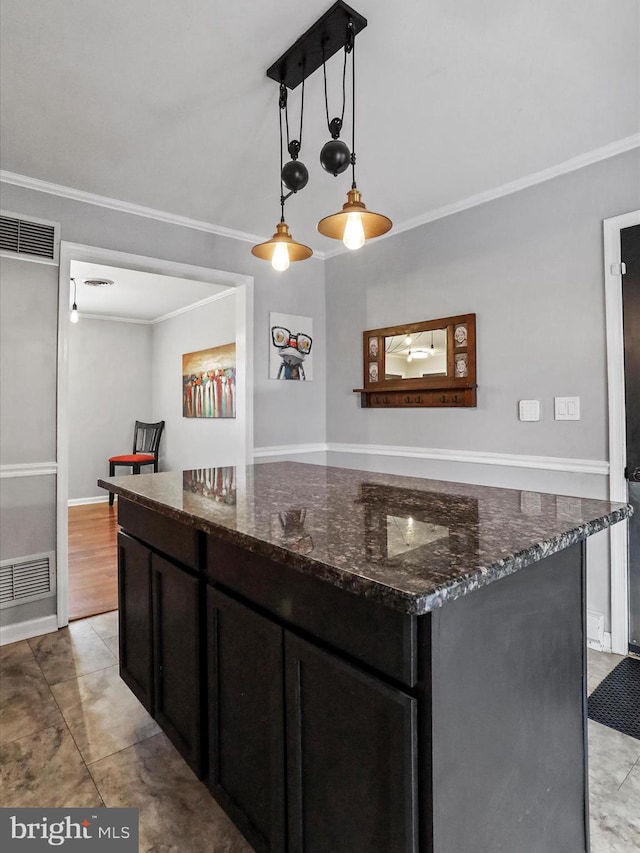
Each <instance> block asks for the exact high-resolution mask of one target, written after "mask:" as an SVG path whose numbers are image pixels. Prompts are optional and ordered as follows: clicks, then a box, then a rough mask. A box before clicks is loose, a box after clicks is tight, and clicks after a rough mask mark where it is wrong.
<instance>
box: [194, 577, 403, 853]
mask: <svg viewBox="0 0 640 853" xmlns="http://www.w3.org/2000/svg"><path fill="white" fill-rule="evenodd" d="M207 634H208V649H209V654H208V680H209V725H210V729H209V753H210V758H209V768H210V770H209V773H210V776H209V787H210V788H211V791H212V793H213V794H214V795H215V797H216V799H217V800H218V801H219V802H220V803H221V805H223V807H224V808H225V809H226V811H227V812H228V813H229V814H230V815H231V817H232V819H233V820H234V822H235V823H236V825H238V826H239V827H240V828H241V829H242V830H243V832H244V834H245V836H246V837H247V838H248V839H249V840H250V841H251V843H252V844H253V846H254V848H255V849H256V851H257V853H282V852H283V851H285V850H288V851H290V853H303V851H304V853H325V851H327V850H330V851H331V853H353V851H360V850H362V851H369V850H375V851H376V853H416V852H417V850H418V847H417V829H416V821H417V802H416V795H417V781H416V780H417V774H416V767H415V760H416V706H417V701H416V700H415V699H413V698H411V697H410V696H409V695H407V694H405V693H403V692H402V691H401V690H398V689H396V688H394V687H391V686H389V685H388V684H386V683H385V682H383V681H381V680H380V679H378V678H376V677H374V676H372V675H369V674H368V673H366V672H364V671H363V670H361V669H360V668H359V667H356V666H352V665H351V664H348V663H345V662H343V661H342V660H341V659H340V658H339V657H338V656H336V655H334V654H331V653H329V652H326V651H323V650H321V649H320V648H318V647H316V646H315V645H314V644H313V643H310V642H307V641H305V640H303V639H302V638H300V637H298V636H297V635H296V634H294V633H292V632H291V631H289V630H286V629H285V628H283V627H281V626H279V625H278V624H277V623H276V622H274V621H272V620H271V619H269V618H266V617H265V616H263V615H262V614H260V613H258V612H256V611H254V610H253V609H252V608H251V607H247V606H245V605H244V604H242V603H240V602H238V601H236V600H235V599H233V598H231V597H229V596H227V595H225V594H224V593H222V592H220V591H219V590H217V589H214V588H212V587H209V588H208V589H207ZM285 739H286V748H285ZM285 756H286V768H285ZM285 773H286V784H285ZM285 792H286V793H285ZM287 814H288V842H286V841H285V816H286V815H287Z"/></svg>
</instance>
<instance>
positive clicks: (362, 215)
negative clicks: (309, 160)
mask: <svg viewBox="0 0 640 853" xmlns="http://www.w3.org/2000/svg"><path fill="white" fill-rule="evenodd" d="M344 49H345V70H346V54H347V53H351V85H352V97H351V108H352V121H351V156H350V158H349V159H350V162H351V169H352V183H351V189H350V190H349V191H348V193H347V201H346V202H345V204H343V206H342V210H341V211H339V212H338V213H333V214H331V216H325V217H324V219H321V220H320V222H318V231H319V232H320V233H321V234H324V236H325V237H331V238H332V239H334V240H342V242H343V243H344V245H345V246H346V247H347V249H359V248H360V247H361V246H362V245H363V244H364V242H365V240H367V239H371V238H373V237H379V236H380V235H381V234H385V233H386V232H387V231H389V229H390V228H391V227H392V225H393V223H392V222H391V220H390V219H389V218H388V217H387V216H383V214H381V213H373V211H370V210H367V208H366V207H365V204H364V202H363V201H362V195H361V194H360V191H359V190H358V187H357V184H356V154H355V135H356V131H355V123H356V68H355V31H354V27H353V21H352V20H351V19H349V23H348V24H347V40H346V43H345V47H344ZM342 86H343V113H344V92H345V88H344V72H343V82H342ZM325 106H326V108H327V118H328V105H327V90H326V76H325ZM338 121H340V120H339V119H334V120H333V121H332V122H331V123H330V126H329V130H330V132H331V133H332V136H333V133H334V132H335V130H338V131H339V128H338V127H337V124H336V123H337V122H338ZM331 125H334V129H333V131H332V129H331ZM341 125H342V122H341V121H340V126H341ZM329 145H331V143H327V146H329ZM341 145H343V146H344V148H346V146H345V145H344V143H341ZM327 146H325V148H326V147H327ZM324 150H325V149H323V151H324ZM347 150H348V149H347ZM321 162H322V157H321ZM322 165H323V167H324V168H327V166H325V164H324V162H323V163H322ZM347 165H348V164H347ZM327 170H328V171H329V169H327ZM342 171H343V170H342ZM334 174H339V171H338V172H334Z"/></svg>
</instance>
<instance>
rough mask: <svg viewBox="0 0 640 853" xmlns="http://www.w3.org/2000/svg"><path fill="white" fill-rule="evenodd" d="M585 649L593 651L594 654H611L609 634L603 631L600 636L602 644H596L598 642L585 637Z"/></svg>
mask: <svg viewBox="0 0 640 853" xmlns="http://www.w3.org/2000/svg"><path fill="white" fill-rule="evenodd" d="M587 648H589V649H594V651H596V652H608V653H609V654H610V653H611V651H612V649H611V634H610V633H609V632H608V631H605V632H604V634H603V636H602V642H601V643H600V642H598V640H592V639H590V638H589V637H587Z"/></svg>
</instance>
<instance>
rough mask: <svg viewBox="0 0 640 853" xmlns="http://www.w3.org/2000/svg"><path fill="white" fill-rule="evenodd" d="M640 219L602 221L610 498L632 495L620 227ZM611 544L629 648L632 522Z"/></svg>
mask: <svg viewBox="0 0 640 853" xmlns="http://www.w3.org/2000/svg"><path fill="white" fill-rule="evenodd" d="M633 225H640V210H633V211H630V212H629V213H625V214H622V215H621V216H613V217H611V218H610V219H605V220H604V221H603V231H604V283H605V316H606V330H607V380H608V382H607V384H608V393H609V498H610V500H612V501H623V502H625V503H626V502H627V500H628V495H629V491H628V486H627V481H626V480H625V476H624V469H625V465H626V459H627V453H626V450H627V440H626V410H625V387H624V337H623V324H622V272H621V267H620V264H621V263H622V250H621V246H620V232H621V231H622V230H623V229H624V228H630V227H631V226H633ZM609 536H610V540H609V541H610V545H611V651H612V652H616V653H617V654H621V655H626V654H627V653H628V651H629V579H628V570H629V566H628V563H629V556H628V547H629V546H628V537H629V523H628V521H626V520H625V521H623V522H621V523H620V524H615V525H613V527H611V529H610V531H609Z"/></svg>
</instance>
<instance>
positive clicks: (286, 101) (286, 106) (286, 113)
mask: <svg viewBox="0 0 640 853" xmlns="http://www.w3.org/2000/svg"><path fill="white" fill-rule="evenodd" d="M302 73H303V74H304V64H303V67H302ZM304 81H305V78H304V77H303V78H302V94H301V98H300V133H299V134H298V140H297V141H298V151H297V152H296V158H294V159H297V155H298V152H299V151H300V148H302V124H303V121H302V120H303V118H304ZM282 101H283V102H284V107H282V106H281V109H284V119H285V125H286V128H287V151H288V152H289V153H290V154H291V156H292V157H293V154H292V152H291V141H290V139H289V98H288V93H287V89H286V86H285V89H284V98H283V99H282ZM294 141H295V140H294ZM280 148H281V149H282V144H281V145H280Z"/></svg>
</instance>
